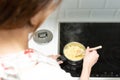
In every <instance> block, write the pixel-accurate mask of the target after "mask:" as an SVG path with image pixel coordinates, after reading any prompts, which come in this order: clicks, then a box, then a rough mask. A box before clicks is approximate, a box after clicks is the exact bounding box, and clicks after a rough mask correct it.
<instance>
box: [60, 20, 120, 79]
mask: <svg viewBox="0 0 120 80" xmlns="http://www.w3.org/2000/svg"><path fill="white" fill-rule="evenodd" d="M59 27H60V46H59V49H60V50H59V52H60V53H61V55H63V48H64V46H65V45H66V44H67V43H69V42H71V41H77V42H80V43H82V44H83V45H84V46H85V47H87V46H90V47H94V46H98V45H102V49H100V50H97V51H98V53H99V55H100V57H99V60H98V62H97V63H96V64H95V65H94V66H93V68H92V72H91V75H90V76H91V77H97V78H98V77H103V78H114V79H116V78H118V79H120V23H109V22H106V23H105V22H76V23H75V22H73V23H72V22H61V23H60V26H59ZM61 68H63V69H64V70H65V71H66V72H70V73H71V75H72V76H73V77H79V76H80V74H81V69H82V63H81V64H79V65H71V64H69V62H64V63H63V64H61ZM114 79H113V80H114Z"/></svg>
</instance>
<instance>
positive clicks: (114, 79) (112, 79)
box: [74, 77, 120, 80]
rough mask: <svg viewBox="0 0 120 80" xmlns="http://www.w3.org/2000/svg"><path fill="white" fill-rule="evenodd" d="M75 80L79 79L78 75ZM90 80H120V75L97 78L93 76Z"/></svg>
mask: <svg viewBox="0 0 120 80" xmlns="http://www.w3.org/2000/svg"><path fill="white" fill-rule="evenodd" d="M74 80H79V78H78V77H75V78H74ZM90 80H120V77H118V78H102V77H101V78H95V77H91V78H90Z"/></svg>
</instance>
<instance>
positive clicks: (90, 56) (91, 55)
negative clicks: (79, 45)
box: [83, 47, 99, 68]
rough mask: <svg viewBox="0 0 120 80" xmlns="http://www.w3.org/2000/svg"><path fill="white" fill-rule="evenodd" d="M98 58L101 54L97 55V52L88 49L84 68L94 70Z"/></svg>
mask: <svg viewBox="0 0 120 80" xmlns="http://www.w3.org/2000/svg"><path fill="white" fill-rule="evenodd" d="M98 58H99V54H98V53H97V51H96V50H91V48H89V47H87V49H86V53H85V57H84V62H83V66H84V67H85V66H88V67H90V68H92V66H93V65H94V64H95V63H96V62H97V60H98Z"/></svg>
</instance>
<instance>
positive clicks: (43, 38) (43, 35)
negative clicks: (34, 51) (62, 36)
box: [33, 29, 53, 44]
mask: <svg viewBox="0 0 120 80" xmlns="http://www.w3.org/2000/svg"><path fill="white" fill-rule="evenodd" d="M52 39H53V34H52V32H51V31H49V30H47V29H41V30H38V31H36V32H35V33H34V35H33V40H34V41H35V42H36V43H38V44H43V43H49V42H50V41H51V40H52Z"/></svg>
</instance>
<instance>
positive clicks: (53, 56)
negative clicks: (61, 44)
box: [48, 55, 63, 64]
mask: <svg viewBox="0 0 120 80" xmlns="http://www.w3.org/2000/svg"><path fill="white" fill-rule="evenodd" d="M59 56H60V55H49V56H48V57H50V58H52V59H54V60H56V61H57V58H58V57H59ZM57 62H58V64H62V63H63V61H61V60H60V61H57Z"/></svg>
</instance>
